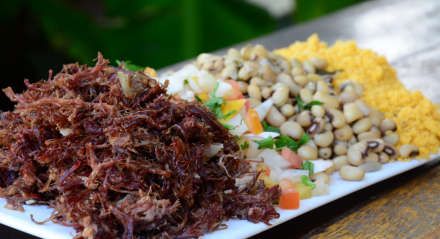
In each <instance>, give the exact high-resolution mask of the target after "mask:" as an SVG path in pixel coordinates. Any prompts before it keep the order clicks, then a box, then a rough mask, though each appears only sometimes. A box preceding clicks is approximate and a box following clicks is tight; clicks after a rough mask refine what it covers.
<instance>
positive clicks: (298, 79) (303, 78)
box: [293, 75, 309, 87]
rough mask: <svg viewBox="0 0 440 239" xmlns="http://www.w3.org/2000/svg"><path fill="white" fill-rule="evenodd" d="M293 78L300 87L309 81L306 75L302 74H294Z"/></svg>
mask: <svg viewBox="0 0 440 239" xmlns="http://www.w3.org/2000/svg"><path fill="white" fill-rule="evenodd" d="M293 80H294V81H295V82H296V83H297V84H298V85H300V86H301V87H305V86H306V85H307V83H309V79H308V78H307V76H303V75H299V76H295V77H294V78H293Z"/></svg>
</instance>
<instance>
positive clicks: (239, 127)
mask: <svg viewBox="0 0 440 239" xmlns="http://www.w3.org/2000/svg"><path fill="white" fill-rule="evenodd" d="M226 124H230V125H232V126H234V127H235V129H231V130H229V133H231V134H232V135H238V136H242V135H243V134H244V132H246V131H248V130H249V128H248V126H247V124H246V123H245V122H244V120H243V118H242V117H241V115H240V114H236V115H235V116H234V117H232V118H231V119H230V120H229V121H228V122H226Z"/></svg>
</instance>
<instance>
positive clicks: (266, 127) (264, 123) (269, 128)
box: [261, 120, 281, 133]
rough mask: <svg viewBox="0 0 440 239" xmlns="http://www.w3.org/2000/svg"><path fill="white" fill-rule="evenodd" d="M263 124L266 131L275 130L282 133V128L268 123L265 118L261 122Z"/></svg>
mask: <svg viewBox="0 0 440 239" xmlns="http://www.w3.org/2000/svg"><path fill="white" fill-rule="evenodd" d="M261 124H262V125H263V130H264V132H275V133H280V132H281V130H280V129H278V128H275V127H273V126H270V125H268V124H267V122H266V121H264V120H263V121H262V122H261Z"/></svg>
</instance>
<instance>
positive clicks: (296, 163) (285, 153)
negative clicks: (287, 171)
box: [281, 147, 302, 168]
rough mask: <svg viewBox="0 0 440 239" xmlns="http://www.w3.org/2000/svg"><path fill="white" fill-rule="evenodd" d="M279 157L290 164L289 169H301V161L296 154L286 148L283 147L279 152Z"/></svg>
mask: <svg viewBox="0 0 440 239" xmlns="http://www.w3.org/2000/svg"><path fill="white" fill-rule="evenodd" d="M281 156H282V157H283V158H284V159H285V160H287V161H289V162H290V163H291V166H290V167H289V168H301V167H302V159H301V157H300V156H298V154H296V153H295V152H293V151H292V150H291V149H289V148H288V147H284V148H283V150H282V151H281Z"/></svg>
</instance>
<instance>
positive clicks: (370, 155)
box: [365, 152, 379, 163]
mask: <svg viewBox="0 0 440 239" xmlns="http://www.w3.org/2000/svg"><path fill="white" fill-rule="evenodd" d="M367 162H373V163H377V162H379V155H378V154H377V153H374V152H369V153H368V155H367V157H365V163H367Z"/></svg>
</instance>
